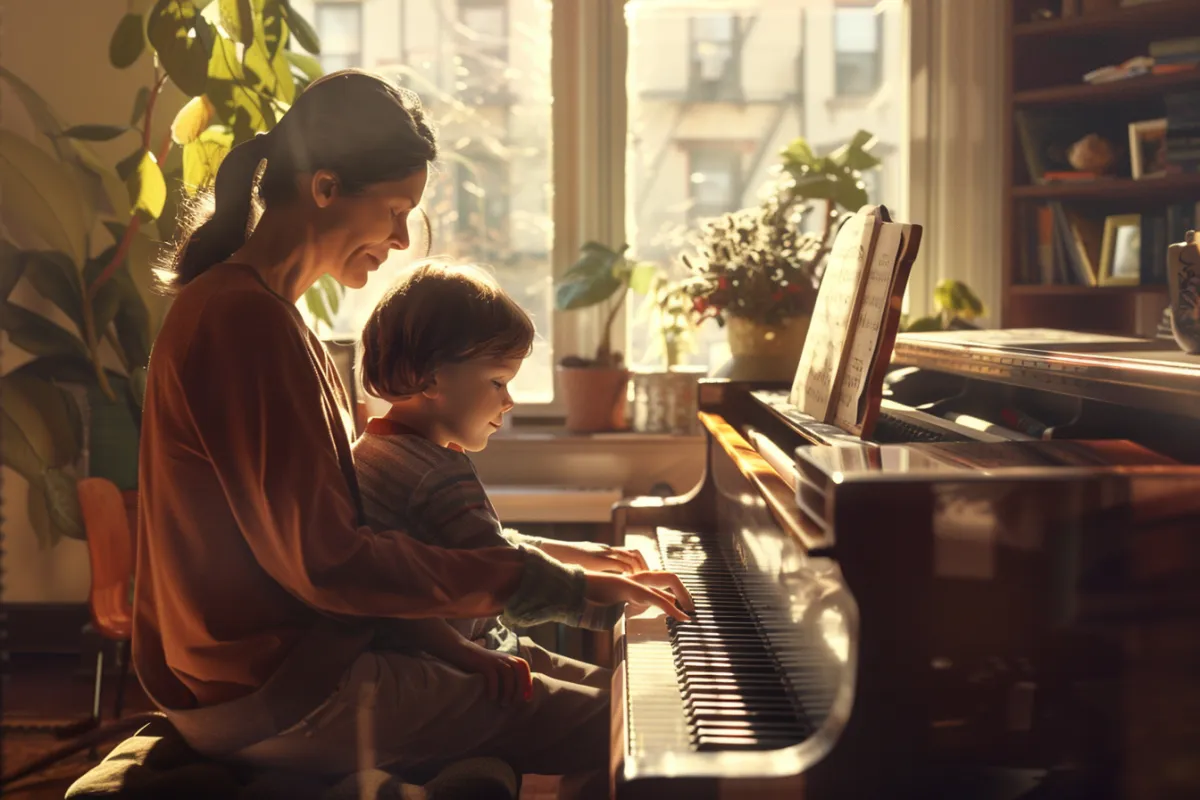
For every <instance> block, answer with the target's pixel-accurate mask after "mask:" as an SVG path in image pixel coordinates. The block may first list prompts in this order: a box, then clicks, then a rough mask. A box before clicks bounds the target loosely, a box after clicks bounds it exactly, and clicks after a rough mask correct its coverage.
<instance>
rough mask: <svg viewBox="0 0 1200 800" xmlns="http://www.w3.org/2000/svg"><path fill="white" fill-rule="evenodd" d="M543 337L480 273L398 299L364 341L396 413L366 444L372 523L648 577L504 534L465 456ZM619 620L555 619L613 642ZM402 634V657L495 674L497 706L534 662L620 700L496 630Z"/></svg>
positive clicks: (362, 451)
mask: <svg viewBox="0 0 1200 800" xmlns="http://www.w3.org/2000/svg"><path fill="white" fill-rule="evenodd" d="M533 338H534V327H533V323H532V321H531V320H530V318H529V316H528V314H526V313H525V311H524V310H522V309H521V307H520V306H518V305H517V304H516V303H515V302H514V301H513V300H512V299H511V298H510V297H509V296H508V295H507V294H505V292H504V291H503V290H502V289H501V288H500V287H499V286H498V285H497V284H496V282H495V281H494V280H493V279H492V278H491V277H490V276H488V275H487V274H486V273H484V272H483V271H481V270H479V269H477V268H474V267H470V266H452V265H446V264H440V263H426V264H424V265H421V266H418V267H416V268H414V269H412V270H411V271H409V272H407V273H406V274H405V275H403V276H402V277H401V279H400V280H399V281H398V282H397V283H396V285H395V286H393V287H392V288H391V289H390V290H389V291H388V293H387V294H386V295H385V296H384V297H383V299H382V300H381V301H380V302H379V304H378V305H377V306H376V308H375V310H374V312H373V313H372V314H371V317H370V319H369V321H368V322H367V324H366V327H365V328H364V330H363V335H362V357H361V359H362V360H361V363H360V375H361V378H362V382H363V387H364V389H365V390H366V391H367V392H368V393H369V394H371V395H374V396H376V397H379V398H382V399H384V400H387V401H388V402H390V403H391V405H392V407H391V409H390V410H389V411H388V412H387V414H386V415H385V416H383V417H378V418H375V419H372V420H370V421H369V422H368V424H367V428H366V431H365V432H364V433H363V435H362V436H361V437H360V438H359V439H358V441H357V442H356V443H355V444H354V461H355V464H356V469H357V471H358V480H359V484H360V489H361V493H362V500H363V507H364V510H365V512H366V515H367V519H368V522H369V523H370V524H371V525H372V526H373V527H376V528H377V529H379V530H405V531H408V532H409V533H410V535H412V536H414V537H416V538H418V539H421V540H422V541H424V542H427V543H429V544H435V545H438V546H440V547H446V548H477V547H492V546H503V545H509V546H533V547H537V548H539V549H540V550H542V551H543V552H544V553H546V554H547V555H549V556H551V557H553V558H556V559H559V560H561V561H563V562H567V563H571V564H577V565H579V566H581V567H583V568H584V569H587V570H593V571H616V572H637V571H643V570H645V569H646V564H645V562H644V560H643V559H642V557H641V555H640V554H639V553H637V552H636V551H633V550H626V549H623V548H613V547H608V546H606V545H601V544H595V543H568V542H560V541H554V540H547V539H537V538H534V537H529V536H523V535H521V534H519V533H517V532H516V531H512V530H505V529H503V528H502V527H501V524H500V521H499V520H498V519H497V517H496V511H495V509H494V508H493V507H492V504H491V502H489V500H488V497H487V494H486V492H485V491H484V489H483V486H482V485H481V484H480V481H479V478H478V476H477V474H476V472H475V468H474V466H473V465H472V463H471V460H470V458H468V457H467V455H466V452H467V451H470V452H477V451H479V450H482V449H483V448H484V447H486V446H487V443H488V439H489V437H490V436H491V435H492V434H493V433H495V432H496V431H497V430H498V429H499V428H500V426H501V423H502V421H503V417H504V414H505V413H507V412H508V411H509V410H510V409H511V408H512V407H513V400H512V397H511V396H510V395H509V391H508V384H509V383H510V382H511V381H512V380H513V379H514V378H515V377H516V375H517V373H518V371H519V370H520V368H521V364H522V362H523V360H524V359H525V358H526V357H527V356H528V355H529V353H530V350H531V348H532V345H533ZM620 611H621V609H620V608H616V607H599V606H593V605H591V604H588V603H587V602H586V601H584V599H583V597H582V595H581V594H580V595H579V597H578V600H577V602H575V603H574V604H573V605H572V606H571V607H568V608H558V609H552V610H551V612H550V613H548V614H547V616H549V617H550V618H552V619H554V620H556V621H559V622H563V623H565V624H568V625H572V626H576V627H583V628H589V629H594V630H603V629H607V628H611V627H612V625H613V624H614V623H615V621H616V618H617V616H619V614H620ZM393 630H398V631H400V634H399V635H400V636H401V637H403V638H404V639H406V641H405V642H403V643H402V644H403V645H406V646H408V647H412V648H414V649H419V650H422V651H424V652H426V653H428V654H429V655H432V656H434V657H436V658H439V659H441V660H443V661H446V662H448V663H450V664H452V665H453V666H456V667H458V668H460V669H462V670H464V671H466V672H478V673H482V674H483V675H485V677H486V678H487V680H488V685H489V694H490V695H491V696H493V697H496V696H497V695H501V697H500V699H502V700H505V701H508V700H511V699H512V698H513V697H514V696H516V697H522V696H525V697H527V696H528V692H529V685H530V684H529V681H530V676H529V666H528V665H527V664H526V661H527V660H528V661H529V662H532V664H531V665H532V667H533V669H534V671H535V672H544V673H547V674H551V675H552V676H555V677H560V678H562V679H564V680H571V681H573V682H579V681H580V680H586V681H587V682H588V683H589V684H592V685H595V686H597V687H600V688H605V689H607V680H608V674H607V671H606V670H600V669H599V668H597V667H590V668H589V666H588V665H581V664H579V663H578V662H571V663H568V662H570V659H564V658H562V657H560V656H557V655H555V654H552V653H549V652H548V651H545V650H543V649H541V648H539V647H537V645H535V644H533V643H532V642H530V641H529V640H523V641H518V637H517V636H516V634H515V633H514V632H513V631H511V630H510V629H509V628H508V627H506V626H505V625H504V624H503V623H502V622H501V621H500V620H499V619H497V618H489V619H470V620H445V621H443V620H421V621H406V622H405V623H403V625H401V626H396V628H394V629H393ZM389 644H397V643H394V642H389ZM522 657H523V658H522ZM555 673H558V674H557V675H555ZM568 676H569V677H568Z"/></svg>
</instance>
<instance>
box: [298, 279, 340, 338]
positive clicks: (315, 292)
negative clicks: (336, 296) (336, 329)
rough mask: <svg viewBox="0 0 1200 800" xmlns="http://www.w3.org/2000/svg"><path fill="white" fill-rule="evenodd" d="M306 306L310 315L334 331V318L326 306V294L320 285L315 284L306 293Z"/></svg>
mask: <svg viewBox="0 0 1200 800" xmlns="http://www.w3.org/2000/svg"><path fill="white" fill-rule="evenodd" d="M304 305H305V307H307V308H308V313H310V314H312V315H313V316H314V317H315V318H317V319H318V320H320V321H321V322H323V323H325V325H326V326H327V327H328V328H329V329H330V330H332V329H333V316H332V315H331V314H330V313H329V309H328V308H327V307H326V306H325V292H324V290H323V289H322V288H321V285H320V284H319V283H316V284H313V285H312V286H310V287H309V289H308V291H306V292H305V293H304Z"/></svg>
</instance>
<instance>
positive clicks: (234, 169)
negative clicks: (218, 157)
mask: <svg viewBox="0 0 1200 800" xmlns="http://www.w3.org/2000/svg"><path fill="white" fill-rule="evenodd" d="M269 140H270V136H269V135H261V134H260V135H258V136H255V137H254V138H253V139H250V140H248V141H245V142H242V143H241V144H239V145H238V146H237V147H235V148H233V149H232V150H230V151H229V153H228V154H227V155H226V156H225V159H224V160H223V161H222V162H221V167H220V169H218V170H217V179H216V181H215V182H214V185H213V190H212V192H211V200H210V199H209V198H208V197H205V196H202V197H198V198H197V199H196V201H195V202H194V203H193V204H191V207H190V208H188V209H186V210H185V211H184V213H183V214H182V215H181V219H180V226H181V230H180V237H179V244H178V246H177V247H176V249H175V252H174V253H173V254H170V255H169V256H168V259H167V263H166V264H165V265H164V267H163V269H162V270H161V272H165V273H166V275H164V276H161V277H162V278H163V282H164V284H165V285H166V288H167V289H168V291H174V290H178V289H181V288H182V287H184V286H186V285H187V284H188V283H190V282H191V281H193V280H195V279H196V278H197V277H198V276H200V275H201V274H202V273H203V272H204V271H205V270H207V269H208V268H209V267H211V266H213V265H214V264H220V263H221V262H222V261H225V260H226V259H228V258H229V257H230V256H231V255H233V254H234V253H235V252H236V251H237V249H238V248H240V247H241V246H242V245H243V244H245V243H246V237H247V234H248V228H249V226H250V211H251V209H252V207H253V205H252V197H253V192H254V179H255V174H256V173H257V172H258V167H259V164H261V163H262V160H263V159H264V158H267V156H268V150H269Z"/></svg>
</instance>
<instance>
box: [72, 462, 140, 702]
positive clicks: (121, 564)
mask: <svg viewBox="0 0 1200 800" xmlns="http://www.w3.org/2000/svg"><path fill="white" fill-rule="evenodd" d="M76 492H77V494H78V496H79V510H80V511H81V512H82V515H83V524H84V529H85V531H86V533H87V544H88V560H89V562H90V564H91V569H92V587H91V591H90V592H89V593H88V605H89V607H90V612H91V618H92V625H93V627H95V629H96V631H97V632H98V633H99V634H100V635H101V636H103V637H104V638H105V639H109V640H111V641H113V642H116V648H117V663H118V667H119V677H118V679H117V698H116V702H115V703H114V704H113V718H114V719H119V718H120V716H121V705H122V702H123V701H124V699H125V680H126V678H127V677H128V674H129V655H130V654H129V640H130V638H131V636H132V635H133V604H132V602H131V590H132V587H133V552H134V534H133V530H134V528H133V525H135V524H136V523H135V522H133V521H132V520H131V516H133V515H132V514H131V513H130V508H129V506H130V505H133V506H136V495H133V493H131V492H126V493H122V492H121V490H120V489H118V488H117V486H116V484H114V483H113V482H112V481H109V480H107V479H105V478H84V479H83V480H80V481H79V482H78V484H77V486H76ZM131 499H132V500H133V502H132V503H128V501H129V500H131ZM103 675H104V647H103V646H101V647H100V648H99V649H98V650H97V652H96V682H95V687H96V688H95V694H94V696H93V698H92V719H91V720H90V722H91V723H92V724H93V725H95V724H97V723H99V721H100V690H101V688H102V686H103Z"/></svg>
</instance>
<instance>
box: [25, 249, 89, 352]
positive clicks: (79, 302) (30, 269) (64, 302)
mask: <svg viewBox="0 0 1200 800" xmlns="http://www.w3.org/2000/svg"><path fill="white" fill-rule="evenodd" d="M25 260H26V266H25V277H26V279H27V280H28V281H29V283H30V284H31V285H32V286H33V288H34V289H36V290H37V293H38V294H40V295H41V296H42V297H44V298H46V299H47V300H49V301H50V302H51V303H53V304H54V305H55V306H56V307H57V308H58V309H59V310H60V311H62V312H63V313H64V314H66V315H67V318H68V319H70V320H71V321H72V322H74V323H75V327H76V329H77V330H79V331H81V332H82V331H83V286H82V284H81V283H80V280H79V271H78V270H77V269H76V268H75V265H74V264H72V263H71V260H70V259H68V258H67V257H66V256H65V255H63V254H62V253H55V252H50V251H44V250H43V251H35V252H30V253H26V254H25Z"/></svg>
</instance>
